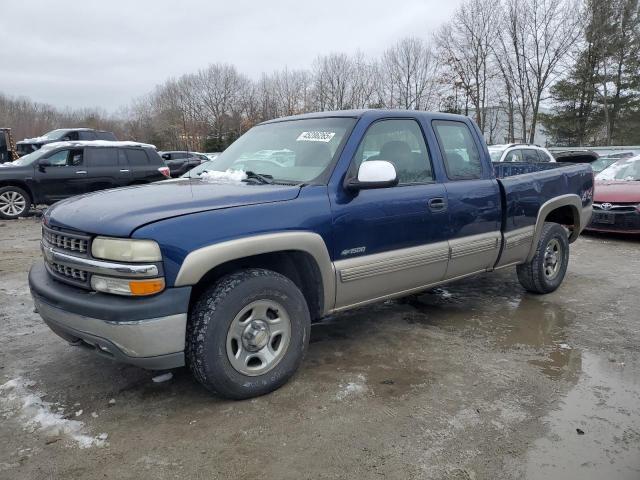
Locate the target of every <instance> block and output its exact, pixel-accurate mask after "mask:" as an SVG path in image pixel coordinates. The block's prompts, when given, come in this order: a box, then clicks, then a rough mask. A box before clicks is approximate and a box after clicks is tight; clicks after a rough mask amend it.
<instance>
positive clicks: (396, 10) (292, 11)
mask: <svg viewBox="0 0 640 480" xmlns="http://www.w3.org/2000/svg"><path fill="white" fill-rule="evenodd" d="M2 3H3V5H2V9H1V11H2V13H1V18H2V26H1V27H0V65H1V67H0V92H2V93H5V94H8V95H11V96H27V97H30V98H31V99H33V100H36V101H40V102H46V103H50V104H53V105H55V106H57V107H65V106H70V107H93V106H98V107H103V108H105V109H107V110H109V111H114V110H116V109H117V108H118V107H120V106H123V105H127V104H128V103H129V102H130V101H131V100H132V99H133V98H135V97H137V96H140V95H143V94H145V93H147V92H149V91H151V90H152V89H153V87H154V86H155V85H157V84H159V83H162V82H163V81H164V80H166V79H167V78H169V77H172V76H179V75H181V74H183V73H187V72H193V71H196V70H198V69H199V68H202V67H204V66H206V65H208V64H209V63H215V62H229V63H233V64H234V65H236V66H237V67H238V68H239V69H240V71H242V72H244V73H246V74H248V75H250V76H251V77H253V78H257V77H258V76H259V75H260V73H261V72H268V71H271V70H274V69H281V68H284V67H288V68H290V69H295V68H308V67H309V66H310V65H311V64H312V62H313V59H314V58H315V57H316V56H317V55H319V54H327V53H331V52H346V53H353V52H355V51H357V50H360V51H362V52H364V53H365V54H367V55H378V54H380V53H381V52H382V51H384V49H385V48H386V47H388V46H389V45H391V44H392V43H393V42H395V41H396V40H398V39H399V38H402V37H404V36H409V35H415V36H419V37H424V38H426V37H427V36H428V35H429V34H430V33H431V32H433V31H434V30H435V29H436V28H437V27H438V25H440V24H441V23H442V22H443V21H445V20H446V19H448V18H449V17H450V15H451V14H452V12H453V10H454V9H455V8H456V6H457V5H458V4H459V3H460V0H451V1H448V2H442V1H441V0H323V1H313V2H306V1H293V0H291V1H288V0H266V1H261V0H254V1H248V0H233V1H219V0H218V1H205V0H202V1H199V2H198V1H193V0H188V1H185V0H172V1H170V0H126V1H123V0H110V1H100V2H98V1H84V2H79V1H77V0H74V1H71V0H56V1H50V0H21V1H3V2H2Z"/></svg>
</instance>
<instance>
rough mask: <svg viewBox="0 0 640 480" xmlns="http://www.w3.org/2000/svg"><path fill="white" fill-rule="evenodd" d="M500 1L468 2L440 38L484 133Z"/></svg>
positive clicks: (443, 58) (441, 49) (442, 54)
mask: <svg viewBox="0 0 640 480" xmlns="http://www.w3.org/2000/svg"><path fill="white" fill-rule="evenodd" d="M499 10H500V0H466V1H465V2H464V3H463V4H462V5H461V6H460V7H459V8H458V10H456V12H455V14H454V16H453V18H452V19H451V20H450V21H449V22H447V23H446V24H445V25H444V26H443V27H442V28H441V29H440V30H439V31H438V33H437V34H436V43H437V45H438V49H439V52H440V58H441V61H442V62H443V64H444V65H445V66H446V68H448V69H450V70H451V71H452V73H453V76H454V77H455V78H457V80H458V81H459V82H460V84H461V85H462V86H463V88H464V90H465V93H466V94H467V95H468V96H469V98H470V100H471V104H472V105H473V108H474V111H475V112H474V113H475V120H476V123H477V124H478V127H480V130H481V131H482V132H484V131H485V128H486V122H487V117H486V116H487V107H488V106H489V104H488V103H489V97H488V92H489V83H490V82H491V81H492V80H493V79H494V78H495V73H494V66H493V64H492V62H493V59H494V57H493V51H494V44H495V42H496V39H497V35H498V31H499V24H498V22H496V20H495V13H496V12H497V11H499Z"/></svg>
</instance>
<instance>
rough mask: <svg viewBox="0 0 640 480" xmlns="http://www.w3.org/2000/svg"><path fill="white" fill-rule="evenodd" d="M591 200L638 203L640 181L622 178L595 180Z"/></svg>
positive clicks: (639, 200)
mask: <svg viewBox="0 0 640 480" xmlns="http://www.w3.org/2000/svg"><path fill="white" fill-rule="evenodd" d="M593 201H594V202H596V203H601V202H609V203H636V202H637V203H640V182H638V181H623V180H619V181H616V180H603V181H600V182H596V185H595V193H594V196H593Z"/></svg>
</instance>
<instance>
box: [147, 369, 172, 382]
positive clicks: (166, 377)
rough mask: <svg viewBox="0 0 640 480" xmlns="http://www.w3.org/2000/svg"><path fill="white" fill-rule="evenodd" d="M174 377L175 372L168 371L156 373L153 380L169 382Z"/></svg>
mask: <svg viewBox="0 0 640 480" xmlns="http://www.w3.org/2000/svg"><path fill="white" fill-rule="evenodd" d="M172 378H173V373H171V372H167V373H163V374H162V375H156V376H155V377H153V378H152V379H151V380H153V382H154V383H162V382H167V381H169V380H171V379H172Z"/></svg>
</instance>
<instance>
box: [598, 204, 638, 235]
mask: <svg viewBox="0 0 640 480" xmlns="http://www.w3.org/2000/svg"><path fill="white" fill-rule="evenodd" d="M586 230H589V231H592V232H610V233H634V234H637V233H640V212H638V211H637V210H635V209H634V210H632V211H615V210H596V209H594V211H593V216H592V217H591V222H590V223H589V225H587V228H586Z"/></svg>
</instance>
